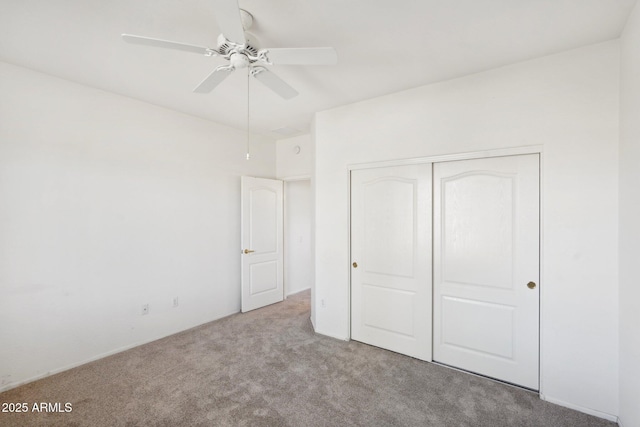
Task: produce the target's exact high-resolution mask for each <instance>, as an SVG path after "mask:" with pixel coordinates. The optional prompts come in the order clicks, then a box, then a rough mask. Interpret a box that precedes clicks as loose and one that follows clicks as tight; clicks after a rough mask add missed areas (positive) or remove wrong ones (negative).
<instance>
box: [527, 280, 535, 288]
mask: <svg viewBox="0 0 640 427" xmlns="http://www.w3.org/2000/svg"><path fill="white" fill-rule="evenodd" d="M527 287H528V288H529V289H535V288H536V282H529V283H527Z"/></svg>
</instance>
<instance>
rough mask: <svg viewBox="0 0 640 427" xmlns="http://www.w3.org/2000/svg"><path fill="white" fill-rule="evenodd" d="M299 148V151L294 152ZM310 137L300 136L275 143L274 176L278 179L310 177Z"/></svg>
mask: <svg viewBox="0 0 640 427" xmlns="http://www.w3.org/2000/svg"><path fill="white" fill-rule="evenodd" d="M296 147H299V148H300V150H299V152H298V150H295V148H296ZM311 149H312V147H311V136H310V135H307V134H305V135H300V136H296V137H293V138H288V139H281V140H279V141H277V142H276V174H277V176H278V178H279V179H287V178H299V177H310V176H311V158H312V154H313V153H312V152H311Z"/></svg>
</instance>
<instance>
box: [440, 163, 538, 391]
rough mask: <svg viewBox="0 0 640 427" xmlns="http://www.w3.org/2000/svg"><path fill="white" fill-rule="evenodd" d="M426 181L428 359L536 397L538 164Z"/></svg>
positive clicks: (489, 166)
mask: <svg viewBox="0 0 640 427" xmlns="http://www.w3.org/2000/svg"><path fill="white" fill-rule="evenodd" d="M433 174H434V179H433V182H434V186H433V187H434V188H433V200H434V201H433V204H434V215H433V216H434V218H433V219H434V227H433V230H434V231H433V238H434V244H433V248H434V249H433V256H434V265H433V272H434V282H433V286H434V304H433V307H434V311H433V313H434V328H433V360H434V361H436V362H441V363H444V364H447V365H451V366H455V367H457V368H461V369H465V370H468V371H471V372H475V373H478V374H482V375H486V376H489V377H493V378H496V379H499V380H503V381H506V382H509V383H513V384H517V385H521V386H524V387H528V388H530V389H534V390H538V389H539V384H538V360H539V319H540V314H539V313H540V309H539V303H540V287H539V269H540V260H539V248H540V246H539V233H540V209H539V156H538V155H537V154H529V155H521V156H508V157H496V158H487V159H477V160H463V161H455V162H443V163H436V164H435V165H434V169H433Z"/></svg>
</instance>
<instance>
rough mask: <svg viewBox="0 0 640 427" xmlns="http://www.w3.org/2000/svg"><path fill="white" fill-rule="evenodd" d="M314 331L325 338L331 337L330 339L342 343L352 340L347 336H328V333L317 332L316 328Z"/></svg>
mask: <svg viewBox="0 0 640 427" xmlns="http://www.w3.org/2000/svg"><path fill="white" fill-rule="evenodd" d="M314 330H315V331H316V334H319V335H324V336H325V337H329V338H335V339H337V340H340V341H349V340H350V339H351V338H349V337H345V336H340V335H333V334H327V333H326V332H322V331H319V330H317V329H316V328H315V327H314Z"/></svg>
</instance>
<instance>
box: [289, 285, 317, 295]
mask: <svg viewBox="0 0 640 427" xmlns="http://www.w3.org/2000/svg"><path fill="white" fill-rule="evenodd" d="M309 289H311V286H309V287H308V288H304V289H298V290H297V291H295V292H291V293H288V294H287V295H286V297H290V296H291V295H296V294H299V293H300V292H305V291H308V290H309Z"/></svg>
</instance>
